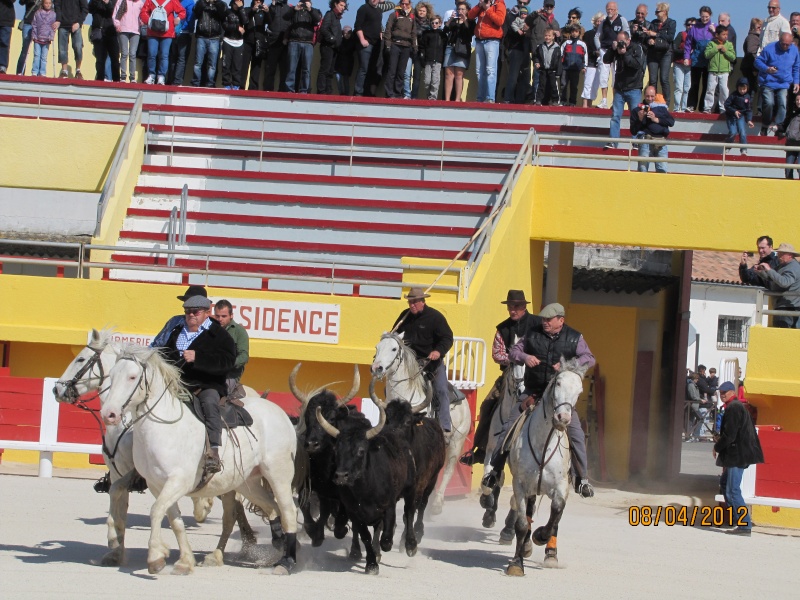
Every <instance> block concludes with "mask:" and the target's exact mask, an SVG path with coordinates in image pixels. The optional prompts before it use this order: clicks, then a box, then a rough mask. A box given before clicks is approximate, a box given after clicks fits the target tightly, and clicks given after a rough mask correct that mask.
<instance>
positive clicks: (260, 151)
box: [258, 119, 266, 171]
mask: <svg viewBox="0 0 800 600" xmlns="http://www.w3.org/2000/svg"><path fill="white" fill-rule="evenodd" d="M264 127H266V122H265V121H264V119H261V146H260V147H259V149H258V170H259V171H261V163H262V161H263V159H264Z"/></svg>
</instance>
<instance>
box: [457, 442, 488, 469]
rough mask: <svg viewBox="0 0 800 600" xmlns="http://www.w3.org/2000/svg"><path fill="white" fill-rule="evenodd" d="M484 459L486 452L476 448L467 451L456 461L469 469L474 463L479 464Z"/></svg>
mask: <svg viewBox="0 0 800 600" xmlns="http://www.w3.org/2000/svg"><path fill="white" fill-rule="evenodd" d="M485 458H486V450H484V449H483V448H478V447H477V446H476V447H475V448H473V449H472V450H468V451H467V452H465V453H464V454H462V455H461V458H459V459H458V462H460V463H461V464H462V465H464V466H467V467H471V466H472V465H474V464H475V463H478V464H481V463H482V462H483V460H484V459H485Z"/></svg>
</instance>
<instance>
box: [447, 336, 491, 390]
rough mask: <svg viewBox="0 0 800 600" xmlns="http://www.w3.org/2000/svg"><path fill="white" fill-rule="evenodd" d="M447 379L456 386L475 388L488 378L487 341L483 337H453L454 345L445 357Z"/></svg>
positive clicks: (466, 388)
mask: <svg viewBox="0 0 800 600" xmlns="http://www.w3.org/2000/svg"><path fill="white" fill-rule="evenodd" d="M444 365H445V368H446V370H447V379H448V381H450V382H451V383H452V384H453V385H454V386H455V387H457V388H459V389H465V390H475V389H477V388H479V387H481V386H482V385H483V384H484V383H485V379H486V342H485V341H483V340H482V339H481V338H471V337H458V336H455V337H453V347H452V348H450V351H449V352H448V353H447V354H446V355H445V357H444Z"/></svg>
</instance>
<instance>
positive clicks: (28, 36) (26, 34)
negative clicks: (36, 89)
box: [17, 23, 47, 75]
mask: <svg viewBox="0 0 800 600" xmlns="http://www.w3.org/2000/svg"><path fill="white" fill-rule="evenodd" d="M32 34H33V25H28V24H27V23H26V24H24V25H23V26H22V49H21V50H20V51H19V59H17V75H25V61H27V60H28V50H29V49H30V47H31V41H32V40H33V35H32ZM45 58H47V57H45ZM45 73H46V72H43V73H41V74H42V75H44V74H45Z"/></svg>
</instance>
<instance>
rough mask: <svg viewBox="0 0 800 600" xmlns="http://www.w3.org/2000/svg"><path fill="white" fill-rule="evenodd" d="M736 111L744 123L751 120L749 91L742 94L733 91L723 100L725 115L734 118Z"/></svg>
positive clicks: (751, 111)
mask: <svg viewBox="0 0 800 600" xmlns="http://www.w3.org/2000/svg"><path fill="white" fill-rule="evenodd" d="M737 87H738V86H737ZM736 111H739V112H740V113H742V116H744V120H745V121H752V120H753V100H752V97H751V96H750V90H749V89H748V90H747V91H746V92H745V93H744V94H740V93H739V90H738V89H734V90H733V91H732V92H731V93H730V95H729V96H728V98H727V99H726V100H725V115H726V116H728V117H731V118H736Z"/></svg>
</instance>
